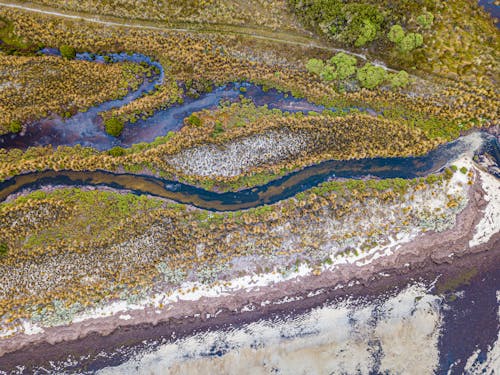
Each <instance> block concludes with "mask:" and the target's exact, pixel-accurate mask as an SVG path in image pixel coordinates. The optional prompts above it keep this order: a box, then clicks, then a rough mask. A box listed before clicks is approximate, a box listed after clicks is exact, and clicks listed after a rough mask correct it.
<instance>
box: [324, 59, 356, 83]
mask: <svg viewBox="0 0 500 375" xmlns="http://www.w3.org/2000/svg"><path fill="white" fill-rule="evenodd" d="M329 62H330V64H332V65H334V66H335V67H336V68H337V69H336V72H337V77H338V78H339V79H346V78H349V77H350V76H352V75H353V74H354V73H356V63H357V62H358V61H357V60H356V58H355V57H354V56H351V55H348V54H346V53H344V52H339V53H337V54H336V55H335V56H333V57H332V58H331V59H330V61H329Z"/></svg>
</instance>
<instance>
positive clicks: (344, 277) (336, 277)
mask: <svg viewBox="0 0 500 375" xmlns="http://www.w3.org/2000/svg"><path fill="white" fill-rule="evenodd" d="M479 185H480V183H479V182H478V180H476V182H475V183H474V185H472V186H471V188H470V190H469V203H468V204H467V206H466V207H465V208H464V210H463V211H462V212H460V213H459V214H458V216H457V220H456V223H455V225H454V226H453V227H452V228H451V229H449V230H447V231H445V232H442V233H435V232H428V233H425V234H423V235H420V236H419V237H417V238H416V239H414V240H413V241H411V242H408V243H405V244H403V245H402V246H401V248H399V249H398V250H397V251H396V252H395V253H393V254H391V255H386V256H382V257H379V258H377V259H375V260H373V261H372V262H371V263H369V264H365V265H363V266H358V265H355V264H342V265H339V266H337V267H336V268H335V269H333V270H328V271H324V272H323V273H322V274H321V275H319V276H313V275H309V276H304V277H301V278H299V279H295V280H288V281H284V282H280V283H277V284H271V285H269V286H266V287H260V288H257V289H256V288H254V289H253V290H250V291H245V290H239V291H237V292H235V293H232V294H231V295H230V296H227V297H225V296H222V297H214V298H208V297H201V298H200V299H198V300H195V301H186V300H183V301H181V302H177V303H172V304H171V305H167V306H166V307H164V308H163V309H162V310H161V311H159V310H158V309H157V308H154V307H146V308H145V309H143V310H129V311H123V312H120V313H117V314H115V315H113V316H110V317H104V318H97V319H87V320H84V321H81V322H77V323H73V324H71V325H69V326H59V327H52V328H46V329H44V332H43V333H38V334H33V335H26V334H18V335H16V336H13V337H10V338H6V339H2V340H1V342H0V355H1V356H0V364H1V367H2V368H6V369H7V368H8V369H10V370H13V369H15V367H16V366H17V365H19V364H23V365H25V366H27V367H28V368H29V367H30V366H37V365H41V364H43V363H48V362H49V361H63V360H64V359H66V358H67V356H68V355H69V354H72V355H74V356H76V357H79V356H84V355H89V354H91V355H90V359H88V360H87V361H90V362H91V363H89V365H91V366H92V367H93V368H94V367H95V368H100V367H103V366H104V363H101V364H99V359H98V358H91V357H92V356H93V355H95V354H97V353H98V352H100V351H106V352H111V351H113V349H115V348H118V347H121V346H124V345H125V346H126V347H130V348H133V347H137V346H139V345H141V343H142V342H143V341H144V340H154V339H158V338H160V337H166V338H170V337H172V334H173V333H174V332H175V338H176V339H177V338H179V337H182V336H188V335H190V334H191V333H193V332H196V331H199V330H213V329H219V328H223V327H228V326H231V325H241V324H245V323H249V322H253V321H256V320H259V319H263V318H269V317H272V316H275V315H276V316H278V315H280V314H283V313H287V314H294V315H295V314H301V313H303V312H305V311H307V310H309V309H311V308H313V307H315V306H319V305H321V304H324V303H326V302H328V301H332V300H337V299H342V298H349V297H358V298H359V297H366V298H371V297H376V296H378V295H380V294H383V293H385V292H387V291H390V290H394V289H398V288H402V287H403V286H404V285H407V284H408V283H410V282H411V280H412V279H413V280H415V279H418V278H423V279H426V280H431V279H432V278H433V275H434V278H435V277H436V275H437V274H445V275H452V274H456V273H460V271H461V270H462V271H463V268H464V267H466V266H467V265H469V264H478V267H479V268H485V267H488V266H489V265H494V264H498V262H499V261H500V251H499V250H494V249H500V233H498V232H497V233H495V234H494V235H492V236H491V238H489V240H488V241H487V242H486V243H481V244H479V245H478V246H475V247H472V248H470V246H469V241H470V240H471V239H472V238H473V237H474V234H475V230H476V227H477V225H478V224H479V222H480V221H481V219H482V218H483V216H484V215H483V214H482V210H483V209H485V208H486V206H487V201H486V200H485V199H484V194H485V191H484V190H483V189H482V188H481V187H480V186H479ZM417 241H418V242H417ZM487 250H489V251H487ZM492 260H493V261H492ZM464 265H465V266H464ZM339 285H343V287H339ZM346 285H347V286H346ZM47 344H48V345H47ZM88 348H93V349H92V350H90V349H88ZM92 354H93V355H92ZM101 361H102V360H101ZM109 362H110V360H109V359H107V360H106V364H105V365H106V366H109V365H110V363H109ZM116 364H118V362H117V363H116Z"/></svg>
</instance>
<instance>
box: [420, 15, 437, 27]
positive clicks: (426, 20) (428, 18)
mask: <svg viewBox="0 0 500 375" xmlns="http://www.w3.org/2000/svg"><path fill="white" fill-rule="evenodd" d="M417 23H418V24H419V25H420V26H422V27H423V28H424V29H430V28H431V26H432V24H433V23H434V15H433V14H432V13H430V12H425V13H423V14H421V15H420V16H418V17H417Z"/></svg>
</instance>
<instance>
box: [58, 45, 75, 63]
mask: <svg viewBox="0 0 500 375" xmlns="http://www.w3.org/2000/svg"><path fill="white" fill-rule="evenodd" d="M59 50H60V51H61V56H62V57H64V58H65V59H68V60H73V59H74V58H75V57H76V50H75V49H74V48H73V47H71V46H67V45H63V46H61V47H60V48H59Z"/></svg>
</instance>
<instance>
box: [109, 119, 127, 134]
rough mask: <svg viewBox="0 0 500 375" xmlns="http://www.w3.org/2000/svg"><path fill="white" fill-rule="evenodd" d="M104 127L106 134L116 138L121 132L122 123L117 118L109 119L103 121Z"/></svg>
mask: <svg viewBox="0 0 500 375" xmlns="http://www.w3.org/2000/svg"><path fill="white" fill-rule="evenodd" d="M104 127H105V128H106V133H108V134H109V135H112V136H113V137H118V136H119V135H120V134H121V133H122V131H123V128H124V123H123V120H121V119H119V118H116V117H111V118H109V119H107V120H105V121H104Z"/></svg>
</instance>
